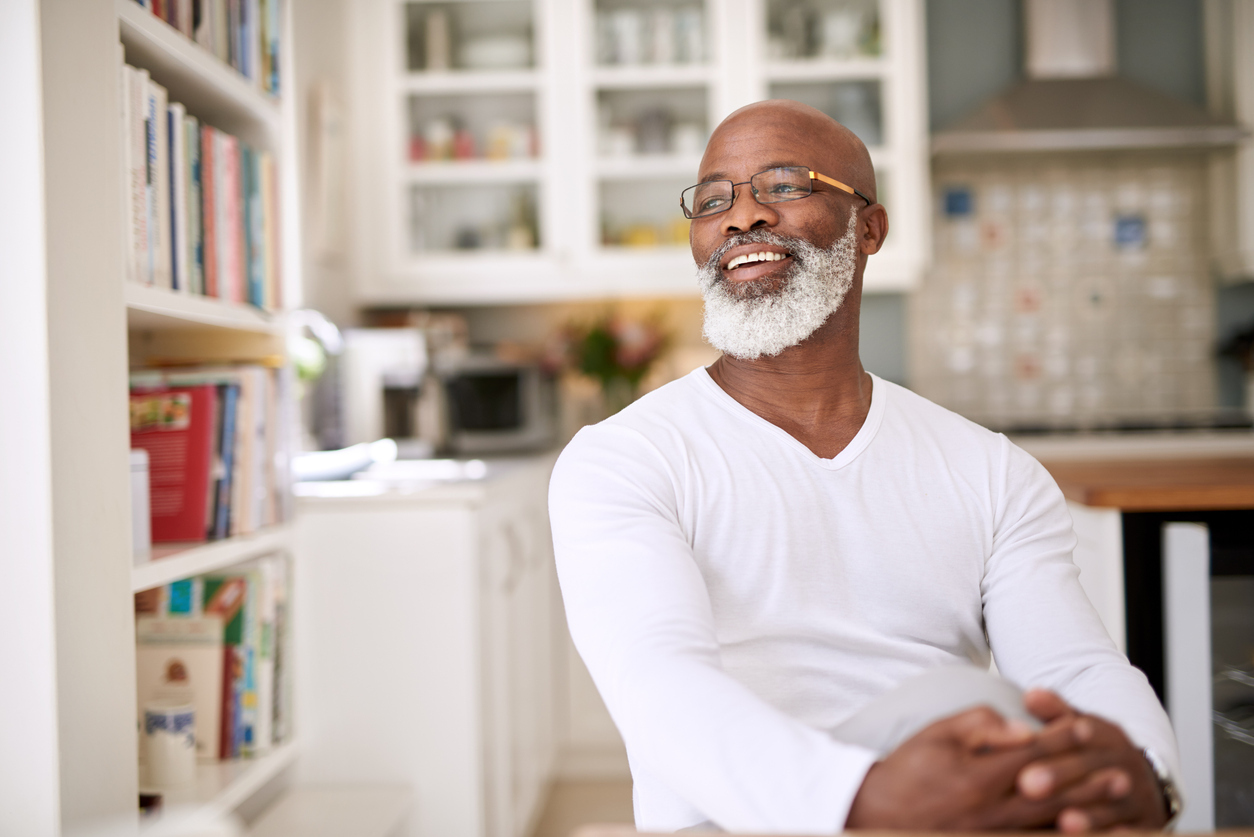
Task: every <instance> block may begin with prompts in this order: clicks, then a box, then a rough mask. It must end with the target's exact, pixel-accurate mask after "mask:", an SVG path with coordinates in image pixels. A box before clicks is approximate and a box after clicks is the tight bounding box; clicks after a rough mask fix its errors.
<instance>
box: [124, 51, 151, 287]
mask: <svg viewBox="0 0 1254 837" xmlns="http://www.w3.org/2000/svg"><path fill="white" fill-rule="evenodd" d="M126 77H127V91H126V93H127V114H128V117H129V118H128V134H129V141H128V142H127V144H126V146H127V161H128V163H129V166H130V189H131V198H130V209H131V216H130V229H131V246H130V253H129V259H128V263H129V265H130V270H131V278H132V279H134V281H136V282H139V283H140V284H143V285H150V284H152V276H151V274H150V273H149V270H148V267H149V265H148V71H147V70H139V69H136V68H134V67H127V68H126Z"/></svg>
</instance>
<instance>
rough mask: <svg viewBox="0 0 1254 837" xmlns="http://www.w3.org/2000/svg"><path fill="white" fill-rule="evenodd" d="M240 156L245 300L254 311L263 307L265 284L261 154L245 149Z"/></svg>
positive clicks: (265, 302) (264, 233)
mask: <svg viewBox="0 0 1254 837" xmlns="http://www.w3.org/2000/svg"><path fill="white" fill-rule="evenodd" d="M246 151H247V154H246V156H245V157H244V160H245V164H244V218H245V224H246V228H247V229H246V234H245V238H246V240H247V256H248V259H247V274H248V301H249V302H251V303H252V304H253V305H255V306H257V307H258V308H263V309H264V308H267V307H268V305H267V301H266V298H267V296H268V293H267V286H268V281H267V277H266V273H265V268H266V251H267V249H268V248H269V241H268V240H267V238H266V223H265V203H264V201H263V192H262V180H261V159H262V155H261V154H259V153H258V152H256V151H253V150H252V149H246Z"/></svg>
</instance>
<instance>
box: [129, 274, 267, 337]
mask: <svg viewBox="0 0 1254 837" xmlns="http://www.w3.org/2000/svg"><path fill="white" fill-rule="evenodd" d="M123 296H124V297H125V299H126V322H127V327H128V328H130V329H131V330H132V331H135V330H140V331H171V330H194V329H204V328H206V327H208V328H215V329H228V330H234V331H247V332H255V333H258V334H269V335H278V334H280V333H281V332H282V329H283V323H282V319H281V318H280V317H278V316H276V315H274V314H272V313H269V312H267V311H262V310H261V309H260V308H256V307H254V306H252V305H246V304H242V303H234V302H226V301H224V300H220V299H215V298H213V297H208V296H200V295H199V294H189V293H183V292H180V291H171V290H169V289H166V288H154V287H150V286H147V285H140V284H137V283H134V282H128V283H127V284H126V287H125V288H124V289H123Z"/></svg>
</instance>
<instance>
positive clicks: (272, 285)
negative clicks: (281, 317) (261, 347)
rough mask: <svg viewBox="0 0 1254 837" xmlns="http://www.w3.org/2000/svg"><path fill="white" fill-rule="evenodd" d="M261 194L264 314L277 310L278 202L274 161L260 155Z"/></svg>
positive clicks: (262, 301)
mask: <svg viewBox="0 0 1254 837" xmlns="http://www.w3.org/2000/svg"><path fill="white" fill-rule="evenodd" d="M258 168H259V171H260V183H259V184H258V189H259V190H260V192H261V238H262V241H263V242H264V245H263V247H262V254H261V282H262V294H261V303H260V305H261V307H262V308H264V309H266V310H267V311H275V310H277V309H278V308H279V277H278V266H279V263H278V244H279V240H278V225H277V222H278V213H277V209H278V200H277V195H276V194H275V188H276V183H275V179H274V158H273V157H272V156H270V155H269V154H268V153H266V152H264V151H263V152H261V154H260V159H259V160H258Z"/></svg>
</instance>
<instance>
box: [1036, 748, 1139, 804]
mask: <svg viewBox="0 0 1254 837" xmlns="http://www.w3.org/2000/svg"><path fill="white" fill-rule="evenodd" d="M1110 770H1114V771H1116V772H1115V773H1114V774H1111V773H1108V772H1107V771H1110ZM1099 774H1100V775H1101V777H1102V780H1103V781H1104V782H1106V783H1107V784H1108V785H1109V790H1110V792H1111V793H1115V794H1117V795H1115V796H1112V797H1110V798H1112V799H1118V798H1119V797H1121V796H1126V795H1127V794H1128V792H1129V791H1130V790H1131V789H1132V778H1131V777H1130V776H1128V774H1127V772H1126V771H1124V770H1122V769H1121V768H1119V767H1118V766H1117V764H1116V762H1115V757H1114V755H1113V754H1112V753H1110V752H1107V751H1105V750H1091V749H1089V750H1079V751H1070V752H1066V753H1063V754H1062V755H1058V756H1051V757H1049V758H1045V759H1040V760H1038V761H1034V762H1032V763H1031V764H1029V765H1028V766H1027V767H1025V768H1023V770H1021V771H1019V776H1018V780H1017V782H1016V786H1017V787H1018V789H1019V793H1021V794H1023V795H1024V796H1026V797H1027V798H1028V799H1044V798H1045V797H1047V796H1053V795H1055V794H1058V793H1061V792H1063V791H1066V790H1068V789H1069V788H1072V787H1074V786H1076V785H1077V784H1080V783H1082V782H1085V781H1087V780H1088V779H1089V778H1090V777H1092V776H1097V775H1099Z"/></svg>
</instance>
